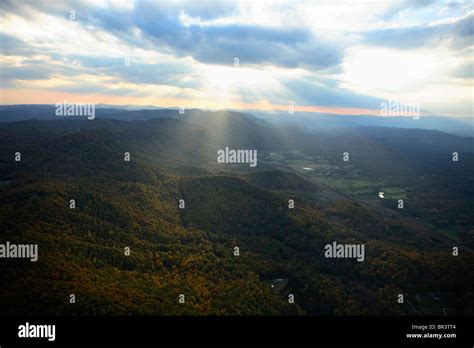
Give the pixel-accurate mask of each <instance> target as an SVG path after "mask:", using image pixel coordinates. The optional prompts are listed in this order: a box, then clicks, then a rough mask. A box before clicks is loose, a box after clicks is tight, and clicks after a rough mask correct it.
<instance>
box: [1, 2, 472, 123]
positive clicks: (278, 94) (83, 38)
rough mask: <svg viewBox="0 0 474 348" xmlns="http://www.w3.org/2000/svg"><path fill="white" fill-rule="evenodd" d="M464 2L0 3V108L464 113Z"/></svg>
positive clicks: (467, 77)
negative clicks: (392, 108)
mask: <svg viewBox="0 0 474 348" xmlns="http://www.w3.org/2000/svg"><path fill="white" fill-rule="evenodd" d="M473 4H474V2H472V1H439V2H437V1H430V0H412V1H404V0H396V1H391V0H385V1H380V0H373V1H372V0H359V1H340V0H310V1H268V2H266V1H206V0H200V1H138V0H135V1H133V0H131V1H124V0H121V1H98V0H95V1H79V0H77V1H61V0H55V1H33V0H32V1H28V0H26V1H17V0H0V21H1V22H0V49H1V51H0V87H1V88H0V104H4V105H5V104H56V103H62V102H63V101H65V100H67V101H68V102H74V103H97V104H98V103H103V104H114V105H132V104H133V105H156V106H161V107H180V106H182V107H184V108H205V109H225V108H232V109H242V110H246V109H247V110H282V111H285V110H290V109H292V110H294V111H295V112H298V111H305V112H322V113H329V114H343V115H360V114H364V115H380V114H381V113H380V110H381V105H382V104H383V103H387V102H391V103H394V104H395V103H398V104H401V105H412V106H413V105H417V106H418V107H419V108H420V110H421V112H422V114H426V115H443V116H454V117H472V115H473V107H474V55H473V51H474V40H473V39H474V21H473V19H474V5H473ZM385 105H386V104H385Z"/></svg>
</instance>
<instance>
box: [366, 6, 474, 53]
mask: <svg viewBox="0 0 474 348" xmlns="http://www.w3.org/2000/svg"><path fill="white" fill-rule="evenodd" d="M473 20H474V11H473V12H470V13H469V14H467V15H465V16H463V17H462V18H460V19H457V20H453V21H451V22H448V23H440V24H433V25H426V24H425V25H414V26H409V27H401V28H390V29H381V30H372V31H369V32H367V33H365V35H364V36H365V38H364V40H363V42H364V43H365V44H370V45H375V46H385V47H393V48H400V49H416V48H420V47H424V46H436V45H441V44H445V43H446V44H447V45H449V46H450V47H452V48H455V49H463V48H466V47H469V46H471V45H472V44H473V42H474V24H473Z"/></svg>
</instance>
